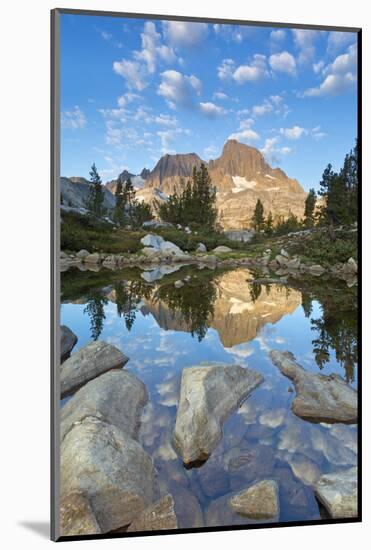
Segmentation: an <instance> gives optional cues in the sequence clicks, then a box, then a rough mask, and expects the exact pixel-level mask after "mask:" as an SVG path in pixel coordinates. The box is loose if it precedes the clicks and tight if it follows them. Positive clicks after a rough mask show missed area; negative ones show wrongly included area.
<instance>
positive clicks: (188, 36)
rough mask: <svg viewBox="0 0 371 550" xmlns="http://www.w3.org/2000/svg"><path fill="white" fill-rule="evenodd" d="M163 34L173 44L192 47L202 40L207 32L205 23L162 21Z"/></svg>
mask: <svg viewBox="0 0 371 550" xmlns="http://www.w3.org/2000/svg"><path fill="white" fill-rule="evenodd" d="M163 26H164V30H165V35H166V37H167V39H168V41H169V42H170V43H171V44H172V45H173V46H178V47H186V48H193V47H194V46H196V45H197V44H199V43H200V42H202V41H203V40H204V39H205V38H206V36H207V33H208V25H207V24H206V23H189V22H186V21H164V23H163Z"/></svg>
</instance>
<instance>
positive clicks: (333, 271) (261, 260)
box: [60, 233, 358, 287]
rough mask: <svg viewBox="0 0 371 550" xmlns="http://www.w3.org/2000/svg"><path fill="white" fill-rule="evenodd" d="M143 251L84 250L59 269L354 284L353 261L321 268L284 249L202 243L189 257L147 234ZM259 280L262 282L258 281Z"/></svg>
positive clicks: (64, 256)
mask: <svg viewBox="0 0 371 550" xmlns="http://www.w3.org/2000/svg"><path fill="white" fill-rule="evenodd" d="M141 243H142V245H143V248H142V249H141V250H140V252H139V253H136V254H104V253H98V252H94V253H89V251H87V250H80V251H79V252H77V253H71V254H67V253H66V252H63V251H62V252H61V253H60V269H61V271H65V270H67V269H69V268H70V267H77V268H78V269H81V270H91V271H98V270H99V269H101V268H102V267H104V268H107V269H112V270H116V269H122V268H125V267H139V268H142V269H148V268H151V267H152V268H156V267H158V266H162V265H169V266H171V265H179V264H183V265H196V266H199V267H205V266H206V267H208V268H209V269H216V268H223V267H225V268H230V267H239V266H245V267H247V268H251V269H254V270H259V272H261V273H262V275H263V277H262V278H259V279H257V280H256V282H259V283H262V284H263V283H264V282H265V281H264V278H265V277H266V276H267V277H268V276H269V275H270V274H271V273H272V272H273V273H274V274H275V276H276V278H275V279H271V278H270V277H268V279H271V280H269V282H266V284H273V283H274V282H281V283H283V284H284V283H286V282H287V280H288V279H289V278H294V279H298V278H301V277H315V278H319V277H322V276H327V277H331V278H336V279H340V280H342V281H344V282H345V283H346V284H347V286H348V287H352V286H354V285H356V284H357V280H358V278H357V275H358V264H357V262H356V261H355V260H354V259H353V258H349V259H348V261H347V262H339V263H336V264H334V265H333V266H331V267H324V266H322V265H320V264H310V263H307V262H304V261H303V260H302V258H300V257H299V256H298V255H294V256H291V255H290V254H289V253H288V252H287V251H286V250H285V249H284V248H282V249H281V251H280V253H279V254H273V253H272V251H271V250H270V249H266V250H265V251H264V252H263V253H262V254H261V255H260V256H251V255H248V253H247V252H246V255H244V253H243V252H242V251H234V250H232V249H231V248H229V247H227V246H218V247H216V248H214V249H213V250H211V251H207V250H206V247H205V245H204V244H203V243H199V245H198V248H197V250H196V252H195V253H192V254H190V253H188V252H184V251H183V250H181V249H180V248H179V247H178V246H177V245H175V244H174V243H172V242H170V241H165V240H164V239H163V238H162V237H160V236H159V235H155V234H151V233H149V234H148V235H146V236H145V237H143V238H142V239H141ZM261 279H262V280H261Z"/></svg>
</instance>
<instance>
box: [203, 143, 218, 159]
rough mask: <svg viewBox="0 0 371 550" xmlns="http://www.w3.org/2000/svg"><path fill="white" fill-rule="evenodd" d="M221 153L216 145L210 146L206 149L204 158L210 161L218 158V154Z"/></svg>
mask: <svg viewBox="0 0 371 550" xmlns="http://www.w3.org/2000/svg"><path fill="white" fill-rule="evenodd" d="M218 153H219V148H218V147H216V146H215V145H208V146H207V147H205V149H204V154H203V158H204V159H206V160H210V159H212V158H216V156H217V154H218Z"/></svg>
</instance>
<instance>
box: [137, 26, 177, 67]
mask: <svg viewBox="0 0 371 550" xmlns="http://www.w3.org/2000/svg"><path fill="white" fill-rule="evenodd" d="M141 39H142V49H141V50H140V51H137V52H134V57H135V58H136V59H137V60H139V61H144V62H145V63H146V64H147V69H148V72H149V73H151V74H152V73H154V72H155V70H156V64H157V59H158V58H160V59H162V60H164V61H166V62H167V63H171V62H173V61H174V60H175V59H176V57H175V53H174V51H173V49H172V48H170V47H169V46H166V45H164V44H161V35H160V33H158V32H157V31H156V26H155V24H154V23H153V22H152V21H146V22H145V24H144V30H143V32H142V34H141Z"/></svg>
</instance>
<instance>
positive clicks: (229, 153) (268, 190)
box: [61, 140, 307, 229]
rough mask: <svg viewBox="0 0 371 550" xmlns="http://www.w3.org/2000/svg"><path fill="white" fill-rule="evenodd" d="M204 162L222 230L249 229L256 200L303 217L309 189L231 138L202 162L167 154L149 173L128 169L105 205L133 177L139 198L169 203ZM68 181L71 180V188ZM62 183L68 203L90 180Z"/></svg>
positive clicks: (111, 186) (278, 213)
mask: <svg viewBox="0 0 371 550" xmlns="http://www.w3.org/2000/svg"><path fill="white" fill-rule="evenodd" d="M201 163H204V164H205V165H206V166H207V168H208V170H209V174H210V177H211V180H212V183H213V185H214V186H215V187H216V191H217V195H216V197H217V199H216V206H217V209H218V213H219V222H220V224H221V225H222V227H223V228H224V229H247V228H249V226H250V222H251V217H252V214H253V212H254V208H255V205H256V201H257V200H258V199H260V200H261V201H262V203H263V206H264V210H265V213H266V214H268V212H269V211H271V212H272V214H273V217H274V218H275V219H278V218H280V217H287V216H288V215H289V213H290V212H292V213H293V214H295V215H296V216H298V218H302V217H303V215H304V204H305V198H306V196H307V193H306V192H305V191H304V189H303V188H302V186H301V185H300V183H299V182H298V181H297V180H296V179H292V178H289V177H288V176H287V175H286V173H285V172H284V171H283V170H281V169H280V168H273V167H271V166H270V165H269V164H268V163H267V162H266V160H265V158H264V156H263V154H262V153H261V152H260V151H259V150H258V149H256V148H254V147H250V146H249V145H244V144H242V143H239V142H238V141H236V140H228V141H227V142H226V143H225V145H224V148H223V151H222V154H221V155H220V157H219V158H217V159H215V160H210V161H209V162H206V161H203V160H202V159H201V158H200V157H199V156H198V155H197V154H196V153H188V154H174V155H169V154H166V155H164V156H162V157H161V158H160V159H159V161H158V162H157V164H156V165H155V167H154V168H153V170H151V171H150V170H148V169H146V168H144V169H143V170H142V172H141V173H140V174H138V175H135V174H132V173H130V172H128V171H127V170H124V171H123V172H122V173H121V174H120V175H119V176H118V178H117V179H116V180H112V181H110V182H108V183H107V184H106V186H105V194H106V195H107V197H105V199H106V202H107V203H109V205H108V206H107V207H108V208H112V207H113V205H114V196H113V194H114V193H115V190H116V186H117V182H118V181H122V182H123V183H124V182H125V181H126V180H127V179H128V178H129V177H130V178H131V179H132V182H133V184H134V187H135V188H136V191H137V197H138V199H139V200H142V201H144V202H148V203H150V204H153V202H154V200H156V201H160V202H161V201H166V200H168V197H169V195H171V194H173V193H174V192H178V193H180V192H181V191H182V189H183V188H184V185H185V183H186V181H187V179H188V178H189V177H191V175H192V171H193V168H194V167H197V168H198V167H199V166H200V165H201ZM66 180H69V182H70V184H73V188H72V189H71V185H70V184H69V185H68V186H67V181H66ZM61 181H62V197H63V198H67V199H68V201H69V202H71V195H72V191H73V189H76V190H78V191H79V193H80V194H81V189H80V187H81V186H84V187H85V188H87V187H88V184H89V182H87V180H84V178H61ZM75 186H76V187H75ZM67 187H68V189H67ZM67 195H68V196H67ZM110 196H111V197H110ZM72 202H73V201H72ZM78 202H79V203H81V200H78ZM111 204H112V206H111ZM73 206H75V205H74V204H73ZM79 206H80V204H79Z"/></svg>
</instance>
